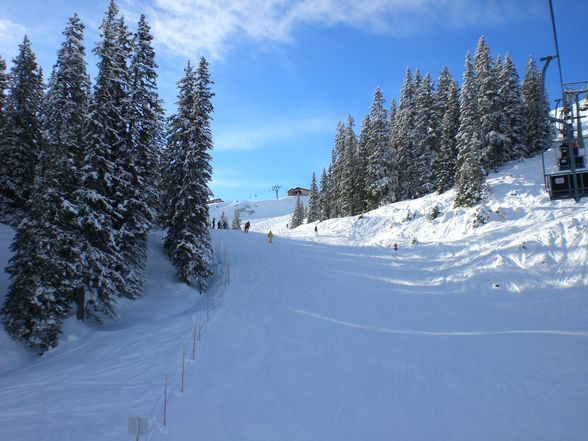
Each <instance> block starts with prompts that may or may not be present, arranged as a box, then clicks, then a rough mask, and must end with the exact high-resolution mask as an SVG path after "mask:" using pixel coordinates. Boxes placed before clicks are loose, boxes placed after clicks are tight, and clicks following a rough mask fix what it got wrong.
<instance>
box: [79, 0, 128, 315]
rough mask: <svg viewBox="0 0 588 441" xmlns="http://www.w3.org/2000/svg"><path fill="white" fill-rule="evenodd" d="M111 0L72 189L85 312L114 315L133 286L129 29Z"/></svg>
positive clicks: (98, 46)
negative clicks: (128, 223)
mask: <svg viewBox="0 0 588 441" xmlns="http://www.w3.org/2000/svg"><path fill="white" fill-rule="evenodd" d="M118 12H119V11H118V6H117V5H116V3H115V2H114V0H112V1H111V2H110V4H109V7H108V10H107V12H106V16H105V18H104V20H103V22H102V24H101V26H100V31H101V37H102V39H101V41H100V42H99V44H98V45H97V47H96V48H95V49H94V53H95V54H96V55H97V57H98V60H99V61H98V75H97V78H96V84H95V86H94V93H93V96H92V100H91V102H90V107H89V114H88V120H87V124H86V129H85V132H86V135H85V146H84V161H83V163H84V165H83V168H82V173H83V179H82V187H81V189H80V191H79V192H78V194H77V198H78V200H79V205H80V221H79V222H80V226H81V228H82V231H83V232H84V237H85V239H86V242H87V246H86V248H85V256H84V259H85V262H86V264H85V265H84V270H85V273H84V282H85V292H84V301H83V303H84V305H85V316H88V317H92V318H95V319H97V320H100V319H101V316H103V315H106V316H109V317H112V318H118V310H117V300H116V298H117V297H119V296H125V297H132V296H133V294H134V291H133V289H132V286H130V285H129V284H128V283H127V282H126V280H125V277H126V276H127V275H128V274H129V273H130V270H129V266H128V264H127V262H125V260H124V256H123V254H122V253H121V248H120V246H121V234H120V232H121V228H122V227H123V225H124V212H125V211H124V205H123V203H124V199H125V196H126V190H127V189H128V187H129V186H130V185H132V184H131V179H130V175H129V173H128V172H127V170H125V168H124V167H123V164H124V158H125V155H126V154H127V153H128V152H127V147H128V144H127V141H128V132H127V125H128V104H129V99H128V98H129V96H128V90H129V71H128V66H127V61H128V55H129V53H128V50H129V48H128V46H127V40H128V31H126V26H125V25H124V21H123V20H122V19H121V18H119V17H118Z"/></svg>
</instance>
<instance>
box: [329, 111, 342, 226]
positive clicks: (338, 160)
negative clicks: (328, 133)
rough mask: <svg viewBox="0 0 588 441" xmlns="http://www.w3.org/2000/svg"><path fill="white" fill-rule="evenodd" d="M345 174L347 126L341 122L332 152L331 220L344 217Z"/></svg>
mask: <svg viewBox="0 0 588 441" xmlns="http://www.w3.org/2000/svg"><path fill="white" fill-rule="evenodd" d="M344 173H345V125H344V124H343V123H342V122H341V121H339V122H338V124H337V134H336V135H335V146H334V147H333V150H332V152H331V199H330V200H331V202H330V205H331V218H334V217H341V216H343V211H342V205H343V198H344V188H343V182H342V180H343V175H344Z"/></svg>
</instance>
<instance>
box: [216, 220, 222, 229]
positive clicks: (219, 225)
mask: <svg viewBox="0 0 588 441" xmlns="http://www.w3.org/2000/svg"><path fill="white" fill-rule="evenodd" d="M216 228H217V229H219V230H220V229H221V221H220V220H219V221H218V222H217V223H216Z"/></svg>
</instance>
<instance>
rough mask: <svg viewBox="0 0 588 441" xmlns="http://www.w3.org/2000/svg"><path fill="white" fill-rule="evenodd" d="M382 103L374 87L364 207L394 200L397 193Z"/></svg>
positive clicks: (391, 152)
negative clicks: (365, 202) (365, 204)
mask: <svg viewBox="0 0 588 441" xmlns="http://www.w3.org/2000/svg"><path fill="white" fill-rule="evenodd" d="M384 103H385V100H384V97H383V95H382V91H381V90H380V88H379V87H377V88H376V90H375V91H374V100H373V102H372V105H371V107H370V111H369V114H370V131H369V140H368V165H367V166H368V168H367V176H366V178H367V179H366V186H367V189H368V198H367V209H368V210H373V209H376V208H378V207H380V206H381V205H384V204H388V203H391V202H394V201H396V200H397V194H398V188H397V182H398V181H397V178H396V155H395V152H394V150H393V148H392V145H391V140H390V125H389V120H388V112H387V111H386V109H385V107H384Z"/></svg>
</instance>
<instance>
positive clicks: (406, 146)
mask: <svg viewBox="0 0 588 441" xmlns="http://www.w3.org/2000/svg"><path fill="white" fill-rule="evenodd" d="M415 87H416V85H415V84H414V81H413V78H412V73H411V71H410V69H407V70H406V73H405V75H404V82H403V84H402V88H401V90H400V101H399V103H398V110H397V116H396V127H395V130H394V132H393V134H392V146H393V147H394V149H395V151H396V155H397V163H398V167H397V168H398V181H399V186H400V197H399V199H414V198H415V197H416V194H417V193H416V190H417V187H416V185H415V184H416V182H417V181H416V171H415V167H414V164H415V162H416V157H415V151H414V124H415V104H414V100H415V90H416V89H415Z"/></svg>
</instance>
